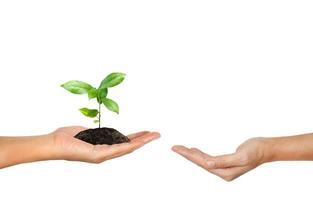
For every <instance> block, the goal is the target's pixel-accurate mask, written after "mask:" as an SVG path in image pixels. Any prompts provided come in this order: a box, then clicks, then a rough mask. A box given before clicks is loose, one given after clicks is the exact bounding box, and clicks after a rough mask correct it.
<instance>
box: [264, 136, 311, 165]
mask: <svg viewBox="0 0 313 200" xmlns="http://www.w3.org/2000/svg"><path fill="white" fill-rule="evenodd" d="M264 146H265V150H264V151H265V162H271V161H280V160H282V161H283V160H313V133H311V134H304V135H296V136H289V137H277V138H266V139H265V145H264Z"/></svg>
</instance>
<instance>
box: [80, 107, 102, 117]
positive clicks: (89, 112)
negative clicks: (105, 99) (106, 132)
mask: <svg viewBox="0 0 313 200" xmlns="http://www.w3.org/2000/svg"><path fill="white" fill-rule="evenodd" d="M79 111H80V112H81V113H82V114H83V115H85V116H87V117H91V118H94V117H96V116H97V115H98V113H99V111H98V110H97V109H89V108H81V109H79Z"/></svg>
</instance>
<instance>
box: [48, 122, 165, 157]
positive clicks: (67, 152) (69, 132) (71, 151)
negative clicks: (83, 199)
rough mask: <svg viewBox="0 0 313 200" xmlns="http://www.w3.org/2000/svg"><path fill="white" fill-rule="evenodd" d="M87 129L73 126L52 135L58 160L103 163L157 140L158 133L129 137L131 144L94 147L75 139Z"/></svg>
mask: <svg viewBox="0 0 313 200" xmlns="http://www.w3.org/2000/svg"><path fill="white" fill-rule="evenodd" d="M85 129H87V128H85V127H81V126H71V127H64V128H59V129H57V130H56V131H54V132H53V133H51V134H50V135H51V136H52V138H53V143H54V144H53V145H54V149H55V151H54V152H55V154H56V155H57V157H56V159H64V160H72V161H74V160H75V161H83V162H90V163H101V162H103V161H105V160H109V159H113V158H116V157H120V156H123V155H126V154H129V153H131V152H133V151H135V150H136V149H138V148H140V147H142V146H143V145H145V144H147V143H149V142H151V141H153V140H155V139H157V138H159V137H160V134H159V133H157V132H149V131H143V132H139V133H134V134H131V135H128V138H129V139H130V140H131V142H129V143H122V144H114V145H92V144H89V143H86V142H84V141H81V140H79V139H76V138H74V136H75V135H76V134H77V133H79V132H80V131H83V130H85Z"/></svg>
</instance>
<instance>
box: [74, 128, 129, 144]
mask: <svg viewBox="0 0 313 200" xmlns="http://www.w3.org/2000/svg"><path fill="white" fill-rule="evenodd" d="M74 137H75V138H77V139H80V140H83V141H85V142H88V143H90V144H94V145H96V144H108V145H112V144H120V143H125V142H130V140H129V138H128V137H127V136H125V135H123V134H122V133H120V132H119V131H117V130H115V129H114V128H106V127H104V128H95V129H87V130H84V131H81V132H79V133H78V134H77V135H75V136H74Z"/></svg>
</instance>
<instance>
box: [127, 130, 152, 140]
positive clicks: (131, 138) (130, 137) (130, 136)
mask: <svg viewBox="0 0 313 200" xmlns="http://www.w3.org/2000/svg"><path fill="white" fill-rule="evenodd" d="M147 133H150V132H149V131H141V132H138V133H133V134H130V135H127V137H128V138H129V139H130V140H133V139H135V138H137V137H141V136H143V135H145V134H147Z"/></svg>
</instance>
